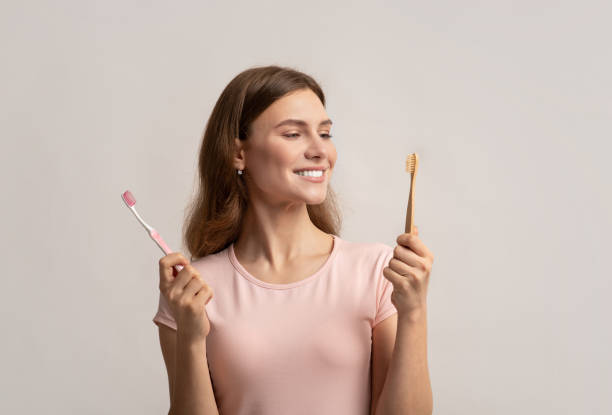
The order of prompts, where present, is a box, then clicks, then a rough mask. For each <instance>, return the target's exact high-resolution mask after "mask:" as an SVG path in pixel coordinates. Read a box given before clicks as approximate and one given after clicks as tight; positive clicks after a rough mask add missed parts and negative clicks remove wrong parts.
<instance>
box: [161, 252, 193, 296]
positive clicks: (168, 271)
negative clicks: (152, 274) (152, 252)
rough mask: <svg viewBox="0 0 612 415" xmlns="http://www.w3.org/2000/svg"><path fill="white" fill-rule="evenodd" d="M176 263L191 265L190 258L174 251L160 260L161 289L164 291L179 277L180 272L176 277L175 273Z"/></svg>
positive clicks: (184, 265)
mask: <svg viewBox="0 0 612 415" xmlns="http://www.w3.org/2000/svg"><path fill="white" fill-rule="evenodd" d="M175 265H182V266H183V267H186V266H188V265H189V260H188V259H187V258H185V256H184V255H183V254H181V253H180V252H172V253H171V254H168V255H166V256H164V257H162V258H160V260H159V289H160V290H161V291H162V292H165V291H166V290H167V289H168V288H169V287H170V286H171V285H172V284H173V282H174V281H175V279H176V278H178V274H177V275H176V277H175V276H174V274H173V270H174V266H175ZM181 271H182V270H181ZM179 274H180V273H179ZM186 282H187V281H185V283H186ZM183 285H184V284H183Z"/></svg>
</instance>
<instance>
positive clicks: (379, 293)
mask: <svg viewBox="0 0 612 415" xmlns="http://www.w3.org/2000/svg"><path fill="white" fill-rule="evenodd" d="M391 258H393V248H392V247H390V246H386V248H385V250H384V251H383V252H382V254H381V256H380V257H379V261H378V263H377V264H376V280H377V283H376V317H375V318H374V322H373V323H372V328H374V327H375V326H376V325H377V324H378V323H380V322H381V321H383V320H384V319H386V318H387V317H389V316H391V315H392V314H393V313H397V309H396V308H395V306H394V305H393V303H392V302H391V293H392V292H393V284H391V281H389V280H388V279H386V278H385V276H384V275H383V268H385V267H387V266H389V261H391Z"/></svg>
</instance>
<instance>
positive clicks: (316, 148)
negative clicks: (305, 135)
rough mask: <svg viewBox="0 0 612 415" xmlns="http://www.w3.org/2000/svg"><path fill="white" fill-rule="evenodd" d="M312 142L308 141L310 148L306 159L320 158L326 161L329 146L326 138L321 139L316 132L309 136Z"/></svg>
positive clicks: (307, 150)
mask: <svg viewBox="0 0 612 415" xmlns="http://www.w3.org/2000/svg"><path fill="white" fill-rule="evenodd" d="M309 136H310V140H308V147H307V148H306V154H305V156H306V158H308V159H311V158H314V157H318V158H320V159H326V158H327V155H328V154H327V153H328V147H329V145H328V144H327V143H326V140H327V139H325V138H323V137H321V136H320V135H319V133H317V132H316V131H315V132H314V133H311V134H309Z"/></svg>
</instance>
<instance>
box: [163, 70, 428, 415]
mask: <svg viewBox="0 0 612 415" xmlns="http://www.w3.org/2000/svg"><path fill="white" fill-rule="evenodd" d="M331 127H332V121H331V120H330V119H329V117H328V114H327V113H326V110H325V97H324V95H323V92H322V90H321V88H320V87H319V85H318V84H317V83H316V82H315V81H314V80H313V79H312V78H311V77H310V76H308V75H306V74H304V73H301V72H299V71H296V70H293V69H291V68H284V67H278V66H266V67H256V68H250V69H248V70H246V71H244V72H242V73H240V74H239V75H237V76H236V77H235V78H234V79H233V80H232V81H231V82H230V83H229V84H228V85H227V87H226V88H225V90H224V91H223V92H222V94H221V96H220V97H219V99H218V101H217V103H216V105H215V107H214V109H213V111H212V114H211V116H210V119H209V121H208V124H207V126H206V130H205V133H204V138H203V142H202V147H201V149H200V155H199V177H200V188H199V190H198V193H197V195H196V198H195V202H194V203H193V204H192V206H191V210H190V212H189V215H188V218H187V221H186V227H185V233H184V241H185V244H186V246H187V249H188V250H189V252H190V253H191V261H189V260H188V259H187V258H185V257H184V256H183V255H182V254H181V253H172V254H169V255H166V256H165V257H163V258H162V259H161V260H160V261H159V266H160V267H159V268H160V270H159V272H160V284H159V288H160V297H159V308H158V311H157V314H156V315H155V317H154V319H153V321H154V322H155V323H156V324H157V325H158V327H159V336H160V343H161V349H162V354H163V357H164V361H165V364H166V368H167V371H168V380H169V389H170V413H171V414H174V415H179V414H218V413H221V414H223V415H234V414H264V415H275V414H283V415H288V414H318V415H325V414H334V415H338V414H351V415H355V414H364V415H367V414H374V413H376V414H400V413H402V414H403V413H411V414H430V413H431V411H432V396H431V387H430V385H429V374H428V369H427V356H426V354H427V350H426V291H427V283H428V277H429V273H430V269H431V263H432V262H433V255H432V254H431V252H430V251H429V250H428V249H427V247H425V246H424V245H423V243H422V242H421V241H420V240H419V239H418V237H417V235H416V234H413V235H411V234H407V233H405V234H401V235H400V236H399V237H398V239H397V242H398V245H397V246H396V247H395V248H392V247H390V246H387V245H385V244H382V243H358V242H349V241H346V240H343V239H341V238H340V237H339V236H338V234H339V229H340V222H341V219H340V213H339V210H338V208H337V206H336V202H335V197H334V193H333V191H332V189H331V187H330V185H329V181H330V178H331V175H332V172H333V169H334V166H335V164H336V160H337V153H336V148H335V147H334V143H333V141H332V140H331ZM179 264H180V265H183V266H184V268H183V269H182V270H181V271H180V272H179V273H176V271H174V268H173V267H174V266H175V265H179Z"/></svg>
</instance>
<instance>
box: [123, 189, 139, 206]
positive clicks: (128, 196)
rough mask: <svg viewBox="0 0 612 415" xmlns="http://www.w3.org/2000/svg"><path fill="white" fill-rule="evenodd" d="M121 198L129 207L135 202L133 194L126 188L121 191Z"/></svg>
mask: <svg viewBox="0 0 612 415" xmlns="http://www.w3.org/2000/svg"><path fill="white" fill-rule="evenodd" d="M121 198H122V199H123V201H124V202H125V204H126V205H127V206H128V207H130V208H131V207H132V206H134V205H135V204H136V199H135V198H134V195H133V194H132V192H130V191H129V190H126V191H125V192H123V193H122V194H121Z"/></svg>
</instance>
